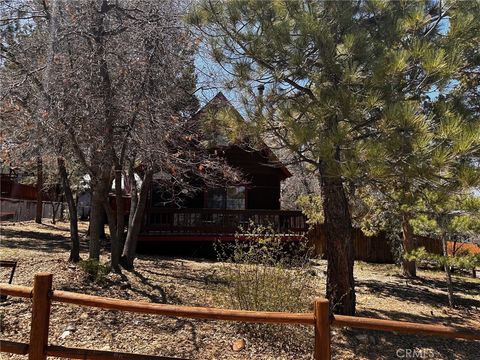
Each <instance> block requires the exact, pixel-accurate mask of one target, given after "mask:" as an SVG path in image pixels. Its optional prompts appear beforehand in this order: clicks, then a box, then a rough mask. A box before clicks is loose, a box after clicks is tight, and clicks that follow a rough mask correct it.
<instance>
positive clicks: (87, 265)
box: [78, 259, 110, 285]
mask: <svg viewBox="0 0 480 360" xmlns="http://www.w3.org/2000/svg"><path fill="white" fill-rule="evenodd" d="M78 266H80V268H81V269H82V270H83V271H84V272H85V276H86V278H87V280H88V281H91V282H95V283H97V284H99V285H103V284H105V283H106V282H107V275H108V273H109V272H110V266H109V265H107V264H102V263H100V262H99V261H98V260H93V259H88V260H80V261H79V262H78Z"/></svg>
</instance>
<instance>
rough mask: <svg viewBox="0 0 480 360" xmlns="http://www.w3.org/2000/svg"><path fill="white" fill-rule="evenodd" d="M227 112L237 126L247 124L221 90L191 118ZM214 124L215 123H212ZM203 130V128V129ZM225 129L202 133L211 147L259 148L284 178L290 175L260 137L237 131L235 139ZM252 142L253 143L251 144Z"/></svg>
mask: <svg viewBox="0 0 480 360" xmlns="http://www.w3.org/2000/svg"><path fill="white" fill-rule="evenodd" d="M221 111H222V112H228V114H229V118H230V119H233V120H234V121H238V127H239V128H241V127H242V125H243V124H245V125H246V124H247V122H246V120H245V119H244V118H243V116H242V115H241V114H240V113H239V112H238V110H237V109H236V108H235V107H234V106H233V105H232V103H231V102H230V101H229V100H228V99H227V98H226V97H225V95H224V94H223V93H222V92H219V93H217V95H215V96H214V97H213V98H212V99H211V100H210V101H209V102H208V103H206V104H205V105H204V106H203V107H202V108H201V109H200V110H199V111H198V112H197V113H196V114H195V115H194V116H193V119H195V120H201V119H202V118H204V117H207V116H212V117H213V118H217V117H218V116H220V115H219V112H221ZM214 125H216V124H214ZM204 130H205V129H204ZM224 131H225V129H224V128H223V127H219V128H211V129H208V131H204V132H208V134H206V133H204V134H202V135H204V136H206V137H207V138H208V137H211V138H210V140H211V143H210V147H213V148H225V147H231V146H239V147H243V148H246V149H249V150H259V151H261V152H262V155H263V156H264V157H266V158H267V159H268V162H269V163H270V164H271V165H272V166H275V167H277V168H278V169H279V170H280V171H281V172H282V173H283V176H284V178H288V177H290V176H292V174H291V172H290V171H289V170H288V168H287V167H286V166H285V165H284V164H283V163H282V162H281V161H280V160H279V159H278V157H277V156H276V155H275V153H274V152H273V151H272V150H271V149H270V148H269V147H268V145H267V144H265V142H264V141H263V140H262V139H261V138H260V137H258V138H256V139H255V140H254V141H252V139H251V135H248V134H246V133H243V134H242V131H239V132H238V133H236V134H235V136H237V137H236V138H235V139H232V138H231V137H230V138H229V137H228V136H227V134H225V133H223V132H224ZM252 144H255V146H253V145H252Z"/></svg>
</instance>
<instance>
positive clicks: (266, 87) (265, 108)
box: [189, 0, 468, 314]
mask: <svg viewBox="0 0 480 360" xmlns="http://www.w3.org/2000/svg"><path fill="white" fill-rule="evenodd" d="M467 8H468V6H467ZM446 16H447V15H446V12H445V9H444V8H443V7H442V5H441V3H440V2H430V1H424V2H403V1H401V2H382V1H337V2H331V1H316V2H313V1H300V0H297V1H290V0H289V1H271V2H265V1H241V0H237V1H229V2H223V1H211V0H210V1H204V2H201V3H200V4H199V5H197V6H196V7H195V8H194V10H193V11H192V12H191V14H190V16H189V20H190V22H191V23H192V24H193V25H194V26H195V27H196V28H197V29H198V30H199V31H200V32H201V33H202V34H204V35H205V36H206V40H207V42H208V45H209V49H210V54H211V56H212V58H213V59H214V60H215V61H217V62H218V63H220V64H221V66H222V67H223V68H224V69H225V71H226V72H228V73H229V75H230V82H229V84H228V85H230V86H231V87H232V88H233V87H234V88H236V89H238V90H240V92H241V94H242V96H243V100H244V103H245V105H246V108H247V111H250V112H251V114H252V116H251V119H252V120H253V122H254V123H255V125H256V129H257V130H258V129H259V130H260V131H261V132H262V133H263V134H264V136H268V137H269V138H270V139H274V140H275V141H276V143H277V144H278V145H280V146H282V147H284V148H286V149H288V150H289V151H291V152H293V153H294V154H295V156H296V157H297V158H299V159H301V160H302V161H303V162H304V163H305V164H308V167H309V169H310V170H311V171H312V172H313V173H315V174H316V175H317V176H318V177H319V182H320V184H321V193H322V194H321V195H322V199H323V204H322V206H323V212H324V217H325V220H324V223H325V230H326V236H327V259H328V271H327V297H328V298H329V299H330V302H331V304H332V307H333V310H334V311H336V312H338V313H342V314H354V312H355V290H354V278H353V260H354V254H353V244H352V220H351V211H350V208H349V199H348V193H347V188H350V187H347V185H354V184H357V183H364V182H365V181H373V180H375V179H373V176H369V174H368V171H371V168H372V167H371V166H370V157H372V156H373V157H374V158H375V159H379V160H380V161H377V163H379V164H381V165H378V168H380V167H385V168H389V167H395V166H396V164H391V163H389V162H388V161H387V159H383V154H382V153H380V152H375V151H371V149H372V146H371V143H372V142H371V141H370V140H373V143H375V142H377V141H379V137H380V136H381V135H384V134H386V133H389V132H390V134H391V135H392V137H396V138H397V140H398V141H397V142H396V144H397V145H398V144H403V145H401V146H403V152H404V153H405V154H408V153H410V152H411V148H410V147H411V146H412V141H414V140H413V137H415V138H417V137H421V136H422V135H421V134H423V133H428V124H427V123H428V120H429V117H428V116H427V115H425V114H424V113H423V112H422V109H421V108H422V106H423V96H424V95H425V94H426V93H427V92H429V91H432V90H433V89H434V87H435V86H443V85H447V84H449V79H451V78H452V77H451V75H452V73H453V72H454V67H453V66H451V63H452V61H451V60H452V59H453V58H454V57H455V56H456V54H457V52H453V53H452V54H447V53H446V51H445V49H442V46H443V47H446V46H447V44H448V45H451V44H450V42H449V41H451V39H450V38H449V37H447V36H444V33H445V29H444V28H445V17H446ZM442 42H444V43H442ZM258 86H260V89H262V91H261V92H259V93H256V91H255V89H256V88H257V87H258ZM398 115H400V118H398ZM402 121H403V122H404V123H403V124H402ZM404 125H405V126H404ZM410 125H412V129H411V130H412V131H415V132H416V131H417V130H418V131H419V132H418V133H417V134H414V136H413V137H412V139H410V138H408V136H407V137H406V138H405V139H404V138H403V137H405V136H406V134H407V133H408V131H409V129H408V127H409V126H410ZM402 126H403V127H404V129H403V130H402ZM393 128H396V129H397V130H398V131H399V132H397V133H395V135H394V134H393V133H391V131H393ZM424 141H427V140H426V139H424ZM421 161H422V160H421V159H419V166H421ZM405 168H406V169H407V170H408V169H409V167H408V166H405ZM377 171H378V170H377ZM394 172H399V169H395V171H394ZM395 176H400V177H401V178H404V179H405V181H403V182H402V181H401V179H396V181H397V182H398V183H399V184H401V185H402V186H403V193H404V198H405V201H403V200H402V202H404V203H407V204H408V202H409V201H410V200H409V198H410V197H411V195H410V192H411V189H410V188H409V187H410V183H409V182H408V180H409V174H408V171H407V172H406V173H403V174H400V173H398V174H396V175H395ZM401 188H402V187H401ZM405 215H406V220H408V212H407V213H406V214H405ZM404 223H405V224H408V221H405V222H404ZM408 230H409V229H406V231H407V232H408Z"/></svg>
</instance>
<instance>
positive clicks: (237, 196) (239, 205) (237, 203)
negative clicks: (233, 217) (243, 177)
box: [227, 186, 245, 210]
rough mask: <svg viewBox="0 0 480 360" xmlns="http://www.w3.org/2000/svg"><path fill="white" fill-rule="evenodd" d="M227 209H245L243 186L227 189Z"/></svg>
mask: <svg viewBox="0 0 480 360" xmlns="http://www.w3.org/2000/svg"><path fill="white" fill-rule="evenodd" d="M227 209H237V210H244V209H245V186H236V187H229V188H227Z"/></svg>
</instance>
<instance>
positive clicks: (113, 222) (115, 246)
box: [103, 199, 121, 272]
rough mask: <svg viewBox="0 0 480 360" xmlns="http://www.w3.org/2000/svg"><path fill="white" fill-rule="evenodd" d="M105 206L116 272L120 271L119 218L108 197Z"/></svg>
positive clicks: (112, 258)
mask: <svg viewBox="0 0 480 360" xmlns="http://www.w3.org/2000/svg"><path fill="white" fill-rule="evenodd" d="M103 207H104V209H105V213H106V214H107V220H108V229H109V230H110V262H111V263H110V264H111V266H112V269H113V270H114V271H115V272H119V271H120V265H119V264H120V252H121V248H120V244H119V242H118V239H117V233H118V232H117V229H118V226H117V218H116V216H115V213H114V212H113V210H112V208H111V205H110V202H109V201H108V199H107V200H106V201H105V203H104V205H103Z"/></svg>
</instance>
